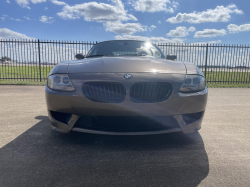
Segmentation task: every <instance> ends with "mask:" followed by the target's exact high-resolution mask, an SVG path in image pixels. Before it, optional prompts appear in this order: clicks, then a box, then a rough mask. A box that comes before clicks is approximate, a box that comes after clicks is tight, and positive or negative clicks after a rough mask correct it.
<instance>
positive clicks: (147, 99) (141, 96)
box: [130, 82, 172, 103]
mask: <svg viewBox="0 0 250 187" xmlns="http://www.w3.org/2000/svg"><path fill="white" fill-rule="evenodd" d="M171 93H172V86H171V85H170V84H169V83H163V82H151V83H148V82H145V83H135V84H133V85H132V86H131V88H130V98H131V100H132V101H133V102H136V103H155V102H161V101H165V100H166V99H168V97H169V96H170V95H171Z"/></svg>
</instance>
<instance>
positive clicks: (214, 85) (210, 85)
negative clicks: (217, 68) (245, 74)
mask: <svg viewBox="0 0 250 187" xmlns="http://www.w3.org/2000/svg"><path fill="white" fill-rule="evenodd" d="M207 87H208V88H250V83H249V84H218V83H207Z"/></svg>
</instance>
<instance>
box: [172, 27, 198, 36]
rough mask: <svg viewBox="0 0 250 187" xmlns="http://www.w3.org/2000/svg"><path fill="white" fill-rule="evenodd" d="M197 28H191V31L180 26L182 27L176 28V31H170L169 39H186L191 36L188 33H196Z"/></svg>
mask: <svg viewBox="0 0 250 187" xmlns="http://www.w3.org/2000/svg"><path fill="white" fill-rule="evenodd" d="M194 31H195V28H194V27H189V29H187V28H186V27H183V26H180V27H176V29H175V30H171V31H169V33H167V36H168V37H186V36H187V35H189V33H188V32H194Z"/></svg>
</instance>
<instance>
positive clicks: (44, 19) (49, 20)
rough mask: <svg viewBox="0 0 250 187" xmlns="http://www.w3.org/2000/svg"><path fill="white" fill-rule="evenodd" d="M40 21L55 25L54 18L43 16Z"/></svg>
mask: <svg viewBox="0 0 250 187" xmlns="http://www.w3.org/2000/svg"><path fill="white" fill-rule="evenodd" d="M40 21H41V22H43V23H53V22H54V19H53V17H48V16H41V17H40Z"/></svg>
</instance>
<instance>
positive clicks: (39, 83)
mask: <svg viewBox="0 0 250 187" xmlns="http://www.w3.org/2000/svg"><path fill="white" fill-rule="evenodd" d="M46 83H47V82H46V81H43V82H36V81H9V80H0V85H46Z"/></svg>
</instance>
